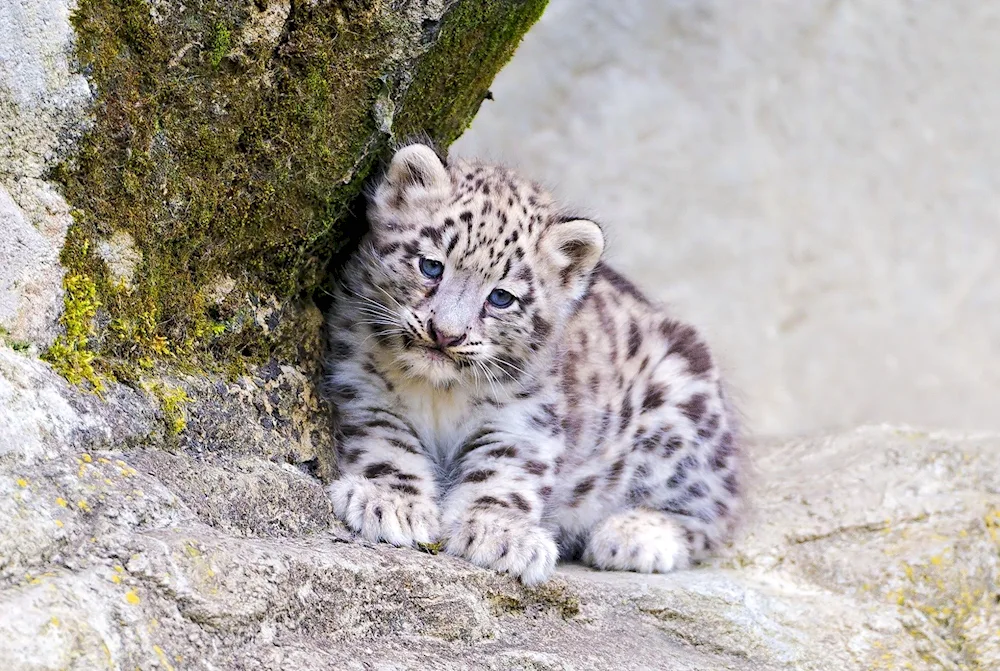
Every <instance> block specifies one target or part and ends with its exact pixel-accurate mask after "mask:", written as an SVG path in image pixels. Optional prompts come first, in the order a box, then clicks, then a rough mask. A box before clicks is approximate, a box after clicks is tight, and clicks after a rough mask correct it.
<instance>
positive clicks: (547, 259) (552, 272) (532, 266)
mask: <svg viewBox="0 0 1000 671" xmlns="http://www.w3.org/2000/svg"><path fill="white" fill-rule="evenodd" d="M368 219H369V222H370V224H371V230H370V233H369V235H368V238H367V239H366V240H365V242H364V243H363V245H362V249H361V251H360V256H359V259H360V261H361V264H360V268H361V278H360V279H361V281H360V285H359V286H355V287H354V288H355V292H354V293H355V294H362V292H363V295H357V296H356V300H357V303H356V304H357V305H358V308H359V310H360V313H361V314H364V315H366V320H365V321H368V322H370V323H371V324H372V325H373V329H374V331H375V333H376V339H377V341H378V342H379V343H380V345H381V346H382V347H384V348H386V349H387V350H388V351H389V352H391V354H392V355H393V357H394V358H395V361H396V363H397V364H398V365H399V366H400V367H401V368H402V369H403V370H404V371H405V372H406V373H407V374H408V375H411V376H413V377H418V378H423V379H425V380H427V381H429V382H431V383H432V384H434V385H438V386H450V385H454V384H468V385H479V386H480V387H482V388H483V389H489V388H490V387H491V385H493V386H496V385H504V384H507V383H514V382H518V383H523V382H526V381H527V380H526V379H525V378H526V377H528V376H533V375H537V374H544V373H545V372H546V371H542V370H538V368H539V366H538V364H539V363H540V360H541V359H540V357H543V356H546V354H545V353H546V352H547V351H548V350H549V349H550V346H551V345H552V344H553V343H554V339H555V338H558V337H559V335H560V333H561V331H562V326H563V325H564V323H565V322H566V320H567V319H568V317H569V315H570V314H571V312H572V310H573V308H574V306H575V304H576V302H577V301H578V300H579V299H580V298H581V296H582V295H583V294H584V292H585V291H586V289H587V286H588V284H589V281H590V275H591V272H592V271H593V270H594V268H595V266H596V265H597V263H598V261H599V260H600V257H601V253H602V251H603V249H604V236H603V234H602V233H601V229H600V227H599V226H598V225H597V224H595V223H594V222H592V221H588V220H586V219H578V218H573V217H567V216H565V215H564V214H563V213H561V212H560V211H559V210H558V209H557V208H556V207H555V205H554V204H553V202H552V199H551V197H550V196H549V195H548V194H547V193H545V192H544V191H542V190H540V189H539V188H538V187H537V186H535V185H534V184H532V183H530V182H528V181H526V180H523V179H521V178H519V177H517V176H516V175H515V174H513V173H512V172H510V171H508V170H505V169H503V168H500V167H495V166H487V165H480V164H475V163H467V162H464V161H456V162H454V163H452V164H451V165H449V166H445V164H444V163H443V162H442V161H441V159H440V158H438V156H437V154H436V153H435V152H434V151H433V150H432V149H430V148H429V147H426V146H424V145H420V144H414V145H409V146H407V147H404V148H403V149H400V150H399V151H398V152H396V154H395V156H394V157H393V159H392V163H391V164H390V166H389V169H388V171H387V172H386V174H385V177H384V178H383V180H382V181H381V182H380V183H379V184H378V186H377V187H376V188H375V189H374V190H373V192H372V193H371V197H370V205H369V208H368Z"/></svg>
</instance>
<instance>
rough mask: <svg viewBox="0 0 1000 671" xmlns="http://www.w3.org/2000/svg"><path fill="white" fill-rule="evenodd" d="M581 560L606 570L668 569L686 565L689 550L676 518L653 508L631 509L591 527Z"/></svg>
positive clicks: (658, 571)
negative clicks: (647, 509)
mask: <svg viewBox="0 0 1000 671" xmlns="http://www.w3.org/2000/svg"><path fill="white" fill-rule="evenodd" d="M583 561H585V562H586V563H588V564H590V565H591V566H594V567H595V568H599V569H606V570H616V571H637V572H639V573H653V572H655V573H668V572H670V571H673V570H675V569H680V568H686V567H687V566H688V565H689V563H690V552H689V548H688V546H687V542H686V541H685V539H684V530H683V529H681V527H680V526H679V525H678V524H677V523H676V522H675V521H673V520H672V519H670V518H669V517H667V516H666V515H664V514H663V513H659V512H656V511H644V510H633V511H630V512H628V513H623V514H621V515H615V516H613V517H609V518H608V519H606V520H604V521H603V522H601V523H600V524H598V525H597V526H596V527H595V528H594V530H593V532H592V533H591V535H590V539H589V540H588V541H587V547H586V549H585V550H584V553H583Z"/></svg>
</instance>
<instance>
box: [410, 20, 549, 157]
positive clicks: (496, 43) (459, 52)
mask: <svg viewBox="0 0 1000 671" xmlns="http://www.w3.org/2000/svg"><path fill="white" fill-rule="evenodd" d="M546 4H547V0H526V1H522V2H510V0H480V1H479V2H459V3H457V4H456V5H455V6H454V7H452V8H451V9H450V10H449V12H448V14H447V15H446V16H445V17H444V20H443V21H442V25H441V27H440V33H439V34H438V36H437V41H436V42H435V43H434V46H433V47H432V48H431V50H430V51H429V52H428V53H427V54H426V55H425V56H424V57H423V58H422V59H421V60H420V63H419V65H418V66H417V74H416V76H415V77H414V80H413V84H412V86H411V87H410V89H409V90H408V92H407V95H406V97H405V98H404V100H403V103H402V104H401V105H400V112H399V113H398V114H396V119H395V122H396V134H397V135H400V136H403V137H405V136H407V135H410V134H417V133H421V134H426V135H428V136H429V137H431V138H432V139H434V140H435V141H436V142H438V143H440V144H441V145H442V146H447V145H449V144H451V143H452V142H454V141H455V140H456V139H458V136H459V135H461V134H462V133H463V132H464V131H465V129H466V128H468V127H469V124H470V123H471V122H472V119H473V117H474V116H475V115H476V112H478V111H479V106H480V105H481V104H482V102H483V100H485V99H486V95H487V93H489V87H490V83H491V82H492V81H493V78H494V77H495V76H496V73H497V72H499V70H500V68H501V67H503V65H504V64H505V63H506V62H507V61H508V60H510V57H511V56H513V55H514V50H515V49H517V46H518V44H519V43H520V41H521V36H522V35H524V33H525V32H526V31H527V30H528V28H530V27H531V26H532V25H533V24H534V23H535V21H537V20H538V18H539V17H540V16H541V15H542V11H543V10H544V9H545V5H546Z"/></svg>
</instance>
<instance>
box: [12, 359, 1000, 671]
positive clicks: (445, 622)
mask: <svg viewBox="0 0 1000 671" xmlns="http://www.w3.org/2000/svg"><path fill="white" fill-rule="evenodd" d="M158 412H159V411H158V409H157V407H156V405H155V402H154V400H153V399H151V398H148V397H146V396H144V395H142V394H141V393H138V392H132V391H129V390H126V389H122V388H115V389H111V390H110V391H109V392H108V393H107V394H106V401H101V400H100V399H98V398H97V397H96V396H94V395H92V394H86V393H81V392H79V391H77V390H76V389H74V388H71V387H68V386H67V385H66V384H65V383H64V382H63V380H62V379H61V378H59V377H58V376H56V375H54V374H53V373H52V372H51V371H50V370H49V369H48V368H47V367H46V366H45V365H44V364H41V363H39V362H37V361H34V360H31V359H28V358H25V357H22V356H20V355H18V354H16V353H14V352H12V351H11V350H7V349H0V632H2V635H0V659H3V660H4V665H5V668H10V669H33V670H35V669H38V670H41V669H98V668H112V669H119V668H121V669H135V668H140V669H151V668H159V669H171V668H172V669H178V670H180V669H227V668H253V669H282V670H295V669H303V670H304V669H332V668H336V669H362V668H377V669H390V668H394V669H406V668H420V669H432V668H433V669H438V668H442V669H460V668H470V667H471V666H475V667H477V668H491V669H526V668H530V669H608V668H628V669H786V668H787V669H831V670H834V669H835V670H837V671H840V670H842V669H870V668H883V669H896V668H899V669H902V668H914V669H940V668H946V669H992V668H1000V605H998V596H1000V595H998V588H997V584H998V580H1000V436H978V437H974V436H960V435H951V434H926V433H918V432H913V431H908V430H901V429H893V428H865V429H859V430H857V431H854V432H851V433H847V434H843V435H837V436H828V437H820V438H808V439H801V440H791V441H786V442H780V443H778V442H775V443H761V444H758V445H756V446H755V447H754V453H755V462H756V469H757V485H756V492H755V502H756V503H755V507H754V511H753V513H752V514H751V516H750V518H749V519H748V520H747V522H746V525H745V529H744V537H743V538H742V539H741V541H740V542H739V543H738V544H737V545H736V546H735V547H734V548H733V549H731V550H729V551H728V552H727V554H726V555H725V556H723V557H721V558H720V559H718V560H716V561H715V562H713V563H712V564H710V565H708V566H704V567H701V568H698V569H695V570H691V571H686V572H681V573H676V574H673V575H667V576H640V575H635V574H620V573H597V572H593V571H590V570H587V569H585V568H582V567H577V566H567V567H563V568H561V569H560V570H559V572H558V574H557V577H556V578H555V579H554V580H552V581H551V582H550V583H549V584H547V585H546V586H544V587H542V588H540V589H535V590H527V589H524V588H522V587H521V586H519V585H518V584H517V583H515V582H514V581H511V580H509V579H507V578H505V577H503V576H499V575H496V574H493V573H491V572H488V571H483V570H479V569H475V568H473V567H471V566H469V565H468V564H466V563H465V562H463V561H459V560H455V559H451V558H448V557H442V556H430V555H427V554H424V553H420V552H417V551H411V550H399V549H393V548H388V547H384V546H379V547H372V546H369V545H366V544H362V543H358V542H353V541H351V539H350V535H349V534H347V533H346V532H345V531H344V529H343V528H342V527H341V526H340V525H339V524H338V523H337V522H336V521H334V520H333V519H332V516H331V514H330V509H329V505H328V503H327V501H326V498H325V497H324V495H323V491H322V487H321V485H320V483H319V482H318V481H317V480H316V479H314V478H313V477H311V476H309V475H308V474H306V473H304V472H303V471H301V470H300V469H299V468H297V467H295V466H291V465H288V464H287V463H282V461H283V460H281V459H275V458H274V454H273V453H272V452H271V451H270V450H269V449H267V448H266V447H265V448H264V449H261V450H255V449H254V446H253V445H251V444H243V445H241V446H240V449H239V450H235V449H234V450H232V451H225V450H219V449H215V450H203V451H201V452H200V453H197V454H195V453H194V452H193V451H187V450H184V449H179V448H174V449H173V450H172V451H171V450H170V449H168V448H167V447H166V445H167V443H168V442H169V441H168V436H167V432H165V431H163V429H162V423H161V422H159V421H158ZM251 420H252V416H251V415H248V416H247V419H246V421H251ZM246 435H252V432H249V431H248V432H247V434H246Z"/></svg>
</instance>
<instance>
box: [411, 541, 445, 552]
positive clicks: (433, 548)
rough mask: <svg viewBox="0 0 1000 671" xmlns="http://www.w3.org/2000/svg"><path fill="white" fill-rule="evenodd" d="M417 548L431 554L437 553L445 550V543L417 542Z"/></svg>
mask: <svg viewBox="0 0 1000 671" xmlns="http://www.w3.org/2000/svg"><path fill="white" fill-rule="evenodd" d="M417 549H418V550H420V551H421V552H426V553H427V554H429V555H436V554H440V552H441V551H442V550H444V543H443V542H441V541H437V542H435V543H417Z"/></svg>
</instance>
